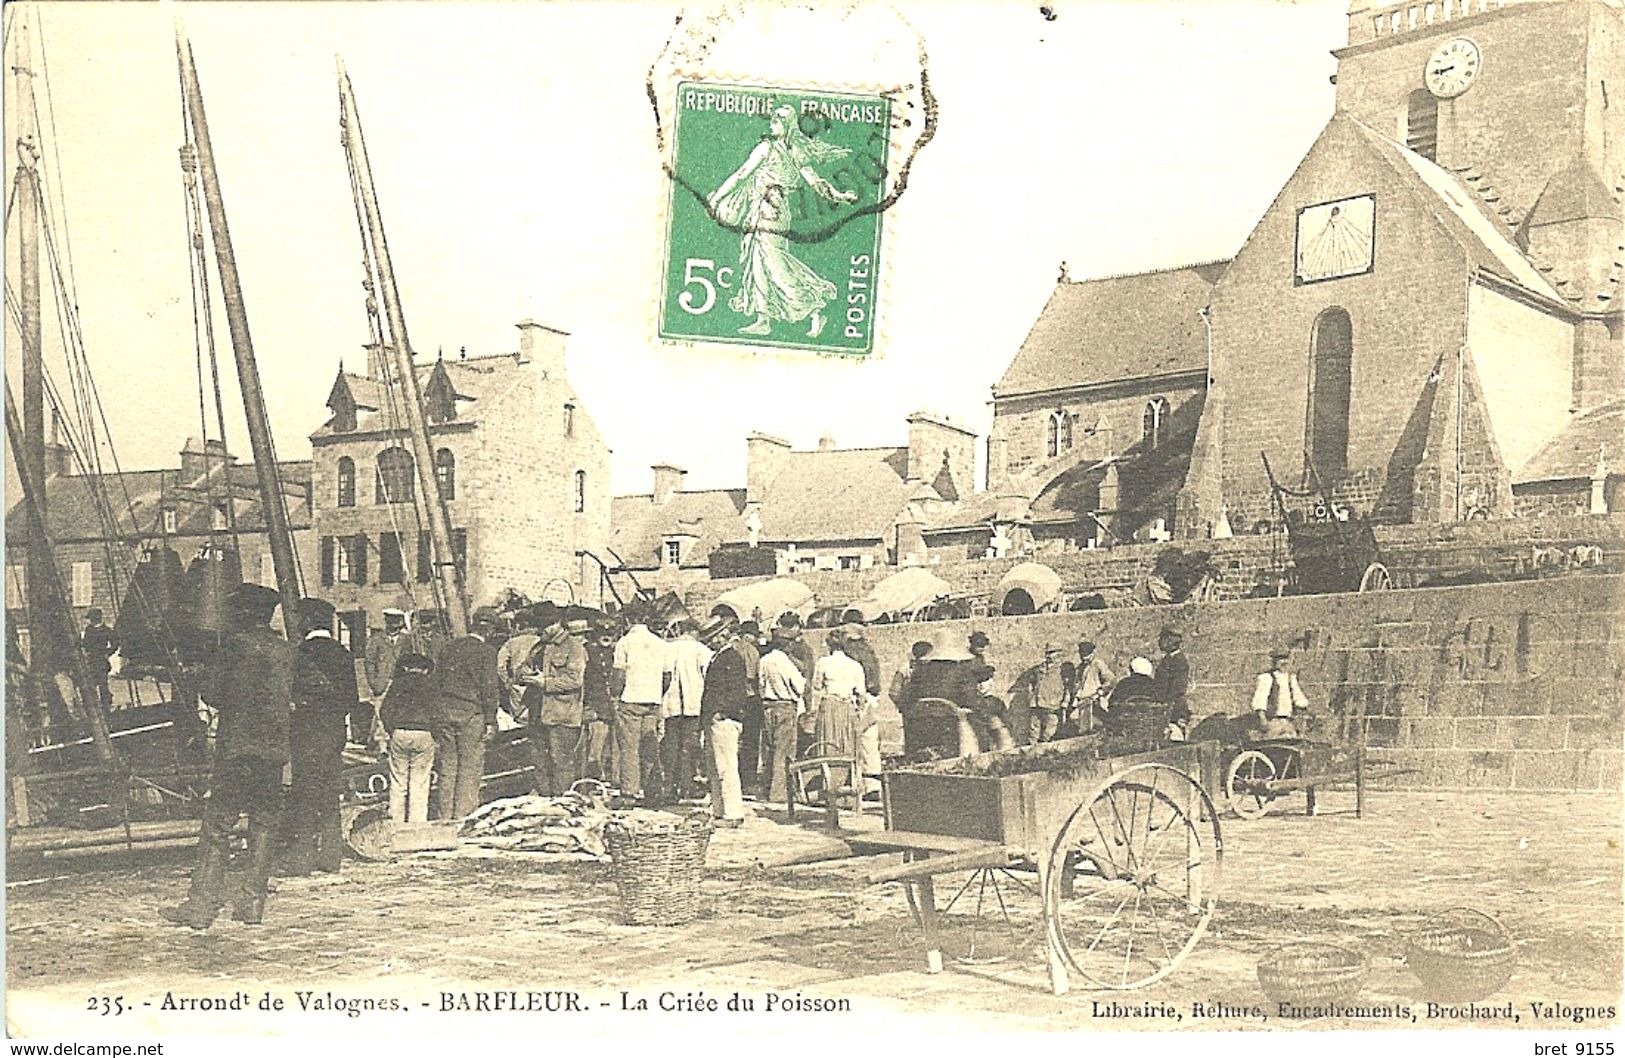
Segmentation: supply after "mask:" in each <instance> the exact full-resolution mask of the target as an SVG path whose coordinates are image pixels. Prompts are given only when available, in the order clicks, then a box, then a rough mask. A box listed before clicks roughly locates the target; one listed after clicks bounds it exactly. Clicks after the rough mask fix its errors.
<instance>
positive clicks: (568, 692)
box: [519, 622, 587, 797]
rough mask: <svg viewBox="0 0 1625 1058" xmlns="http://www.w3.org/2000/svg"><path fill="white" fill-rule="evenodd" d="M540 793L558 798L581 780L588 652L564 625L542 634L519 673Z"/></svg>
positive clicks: (533, 764)
mask: <svg viewBox="0 0 1625 1058" xmlns="http://www.w3.org/2000/svg"><path fill="white" fill-rule="evenodd" d="M520 672H521V674H520V677H519V680H520V682H521V683H523V684H524V686H525V693H524V705H525V722H526V725H527V727H528V734H529V736H530V755H531V764H532V774H533V782H534V783H535V786H536V792H537V793H539V794H541V795H542V796H543V797H557V796H558V795H559V794H562V793H564V792H565V791H566V790H568V789H569V788H570V786H571V784H572V783H574V782H575V781H576V780H577V779H579V778H581V774H580V772H581V733H582V727H583V720H584V716H583V708H582V687H583V684H584V682H585V677H586V674H587V650H586V648H585V647H583V646H582V645H581V641H580V640H579V639H577V638H576V637H575V636H573V635H571V634H570V633H569V632H568V631H567V630H566V629H565V627H564V624H563V623H562V622H555V623H553V624H550V625H548V626H547V627H546V628H544V629H543V630H542V638H541V642H539V643H537V644H536V647H535V649H534V650H532V651H531V654H530V657H529V658H527V659H526V660H525V662H524V665H523V666H522V668H521V670H520Z"/></svg>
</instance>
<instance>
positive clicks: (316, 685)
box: [283, 599, 359, 875]
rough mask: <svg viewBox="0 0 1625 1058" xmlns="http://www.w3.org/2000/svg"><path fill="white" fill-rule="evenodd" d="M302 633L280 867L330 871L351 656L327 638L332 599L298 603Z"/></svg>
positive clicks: (351, 703)
mask: <svg viewBox="0 0 1625 1058" xmlns="http://www.w3.org/2000/svg"><path fill="white" fill-rule="evenodd" d="M299 618H300V624H301V625H302V626H303V627H304V629H305V638H304V641H303V642H302V643H300V644H299V665H298V671H297V673H296V675H295V676H294V682H293V719H292V723H291V726H290V728H289V748H290V749H291V750H292V756H293V782H292V784H291V785H290V786H289V788H288V828H287V854H286V858H285V859H284V860H283V869H284V871H286V873H288V874H292V875H306V874H309V873H310V872H311V871H312V870H321V871H327V872H330V873H331V872H336V871H337V870H338V869H339V864H340V861H341V860H342V859H343V857H344V833H343V827H342V825H341V824H340V819H339V799H340V797H341V796H342V795H343V792H344V734H345V725H346V723H347V721H348V718H349V716H350V711H351V710H352V709H354V708H355V707H356V704H357V702H358V700H359V695H358V694H357V693H356V679H355V658H354V657H353V656H351V654H350V651H349V650H348V649H346V648H345V647H344V646H343V645H342V644H340V643H339V641H338V640H336V639H334V638H333V604H332V603H329V602H324V601H323V600H321V599H303V600H301V601H300V603H299Z"/></svg>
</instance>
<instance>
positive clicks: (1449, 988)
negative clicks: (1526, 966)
mask: <svg viewBox="0 0 1625 1058" xmlns="http://www.w3.org/2000/svg"><path fill="white" fill-rule="evenodd" d="M1517 961H1518V954H1517V950H1516V949H1515V948H1514V947H1513V945H1512V937H1511V936H1510V935H1509V934H1508V933H1507V931H1506V930H1505V929H1503V928H1502V926H1501V924H1500V923H1499V922H1497V921H1495V919H1493V918H1491V917H1490V916H1488V915H1486V914H1484V913H1483V912H1482V911H1474V910H1473V909H1472V908H1470V907H1455V908H1451V909H1450V910H1448V911H1442V912H1440V913H1439V914H1437V915H1434V916H1433V917H1432V918H1430V919H1428V920H1427V921H1426V922H1425V923H1423V924H1422V928H1421V929H1419V930H1417V931H1416V932H1415V933H1413V934H1411V935H1410V937H1408V938H1407V939H1406V942H1405V963H1406V965H1408V966H1409V967H1410V968H1411V970H1412V971H1413V972H1414V973H1415V974H1416V976H1417V977H1419V978H1421V980H1422V987H1423V989H1424V991H1425V992H1426V995H1427V998H1429V999H1437V1000H1443V1001H1445V1002H1451V1003H1470V1002H1472V1001H1473V1000H1476V999H1484V998H1485V997H1487V996H1491V995H1494V994H1495V993H1496V992H1498V991H1500V990H1501V987H1502V986H1503V985H1505V984H1506V983H1507V981H1508V979H1510V978H1511V977H1512V968H1513V966H1514V965H1515V964H1516V963H1517Z"/></svg>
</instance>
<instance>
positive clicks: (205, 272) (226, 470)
mask: <svg viewBox="0 0 1625 1058" xmlns="http://www.w3.org/2000/svg"><path fill="white" fill-rule="evenodd" d="M181 129H182V130H183V135H185V136H186V139H185V143H184V144H183V146H182V147H181V182H182V184H183V188H184V191H185V198H186V203H185V210H186V243H187V246H186V248H187V255H186V258H187V267H188V270H189V271H190V272H191V279H192V346H193V350H194V352H195V354H196V359H197V395H198V420H199V421H200V422H201V424H202V429H203V450H204V452H205V461H204V482H205V486H206V491H207V495H208V499H209V505H210V507H211V508H213V506H214V475H213V474H211V473H210V472H209V464H208V460H207V452H208V449H209V415H208V411H207V410H206V409H205V406H204V388H203V351H204V347H205V346H206V347H207V348H208V353H209V377H210V379H211V380H212V383H213V386H214V414H215V422H216V424H217V425H218V427H219V436H220V448H221V451H222V452H224V453H230V451H231V446H230V445H229V444H228V443H227V441H226V408H225V401H224V400H223V399H222V398H221V395H220V360H219V357H218V354H217V352H216V348H215V339H214V299H213V296H212V291H211V289H210V286H209V269H208V261H207V259H206V258H205V256H204V243H203V239H204V236H203V210H202V206H201V204H200V203H199V200H198V186H197V148H196V145H195V144H194V143H193V142H192V138H191V136H190V135H189V134H187V133H189V130H190V126H189V125H188V124H187V121H186V104H185V102H184V100H183V101H182V103H181ZM200 303H201V306H202V312H201V317H202V322H201V327H200V324H199V316H200V313H199V305H200ZM221 476H222V477H223V478H224V479H225V487H226V527H227V528H228V529H229V530H230V531H231V547H232V550H233V551H235V552H236V553H237V556H238V561H239V563H241V561H242V554H243V550H242V539H241V538H240V537H239V535H238V532H237V488H236V484H235V482H233V480H232V476H231V465H230V463H229V462H223V463H222V466H221Z"/></svg>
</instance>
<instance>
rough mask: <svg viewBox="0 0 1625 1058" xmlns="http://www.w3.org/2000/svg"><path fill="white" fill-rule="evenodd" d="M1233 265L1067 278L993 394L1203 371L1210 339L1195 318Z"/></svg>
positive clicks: (1212, 263)
mask: <svg viewBox="0 0 1625 1058" xmlns="http://www.w3.org/2000/svg"><path fill="white" fill-rule="evenodd" d="M1229 263H1230V262H1229V261H1209V262H1206V263H1204V264H1193V265H1186V266H1184V267H1181V268H1169V269H1165V270H1162V271H1156V272H1140V273H1137V274H1134V275H1124V276H1110V277H1107V278H1104V279H1090V280H1083V281H1080V282H1073V281H1071V280H1062V281H1061V282H1060V283H1059V284H1057V285H1056V287H1055V292H1054V293H1053V294H1051V295H1050V299H1049V302H1048V304H1046V305H1045V306H1044V310H1043V311H1042V312H1040V313H1039V314H1038V320H1037V322H1035V323H1034V324H1033V327H1032V330H1031V331H1029V332H1028V334H1027V340H1026V341H1024V342H1022V343H1021V348H1020V350H1018V351H1017V352H1016V356H1015V359H1014V360H1012V361H1011V362H1010V366H1009V367H1008V368H1006V369H1005V372H1004V377H1003V378H1001V379H999V381H998V383H997V384H996V385H994V387H993V395H994V396H995V397H1013V396H1019V395H1020V394H1023V393H1033V392H1038V391H1041V390H1049V389H1057V388H1063V387H1069V386H1086V385H1093V384H1096V383H1101V382H1114V381H1117V380H1119V379H1129V378H1145V377H1147V376H1151V375H1162V374H1168V373H1170V372H1177V371H1200V370H1202V369H1204V368H1205V367H1206V366H1207V336H1206V333H1205V331H1204V328H1203V326H1202V319H1201V317H1200V316H1199V315H1198V314H1197V313H1198V310H1200V309H1201V308H1203V307H1204V306H1206V305H1207V303H1208V301H1209V300H1210V299H1211V297H1212V292H1213V285H1214V284H1215V283H1217V282H1218V281H1219V277H1220V276H1222V275H1223V274H1224V270H1225V267H1226V266H1227V265H1228V264H1229Z"/></svg>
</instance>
